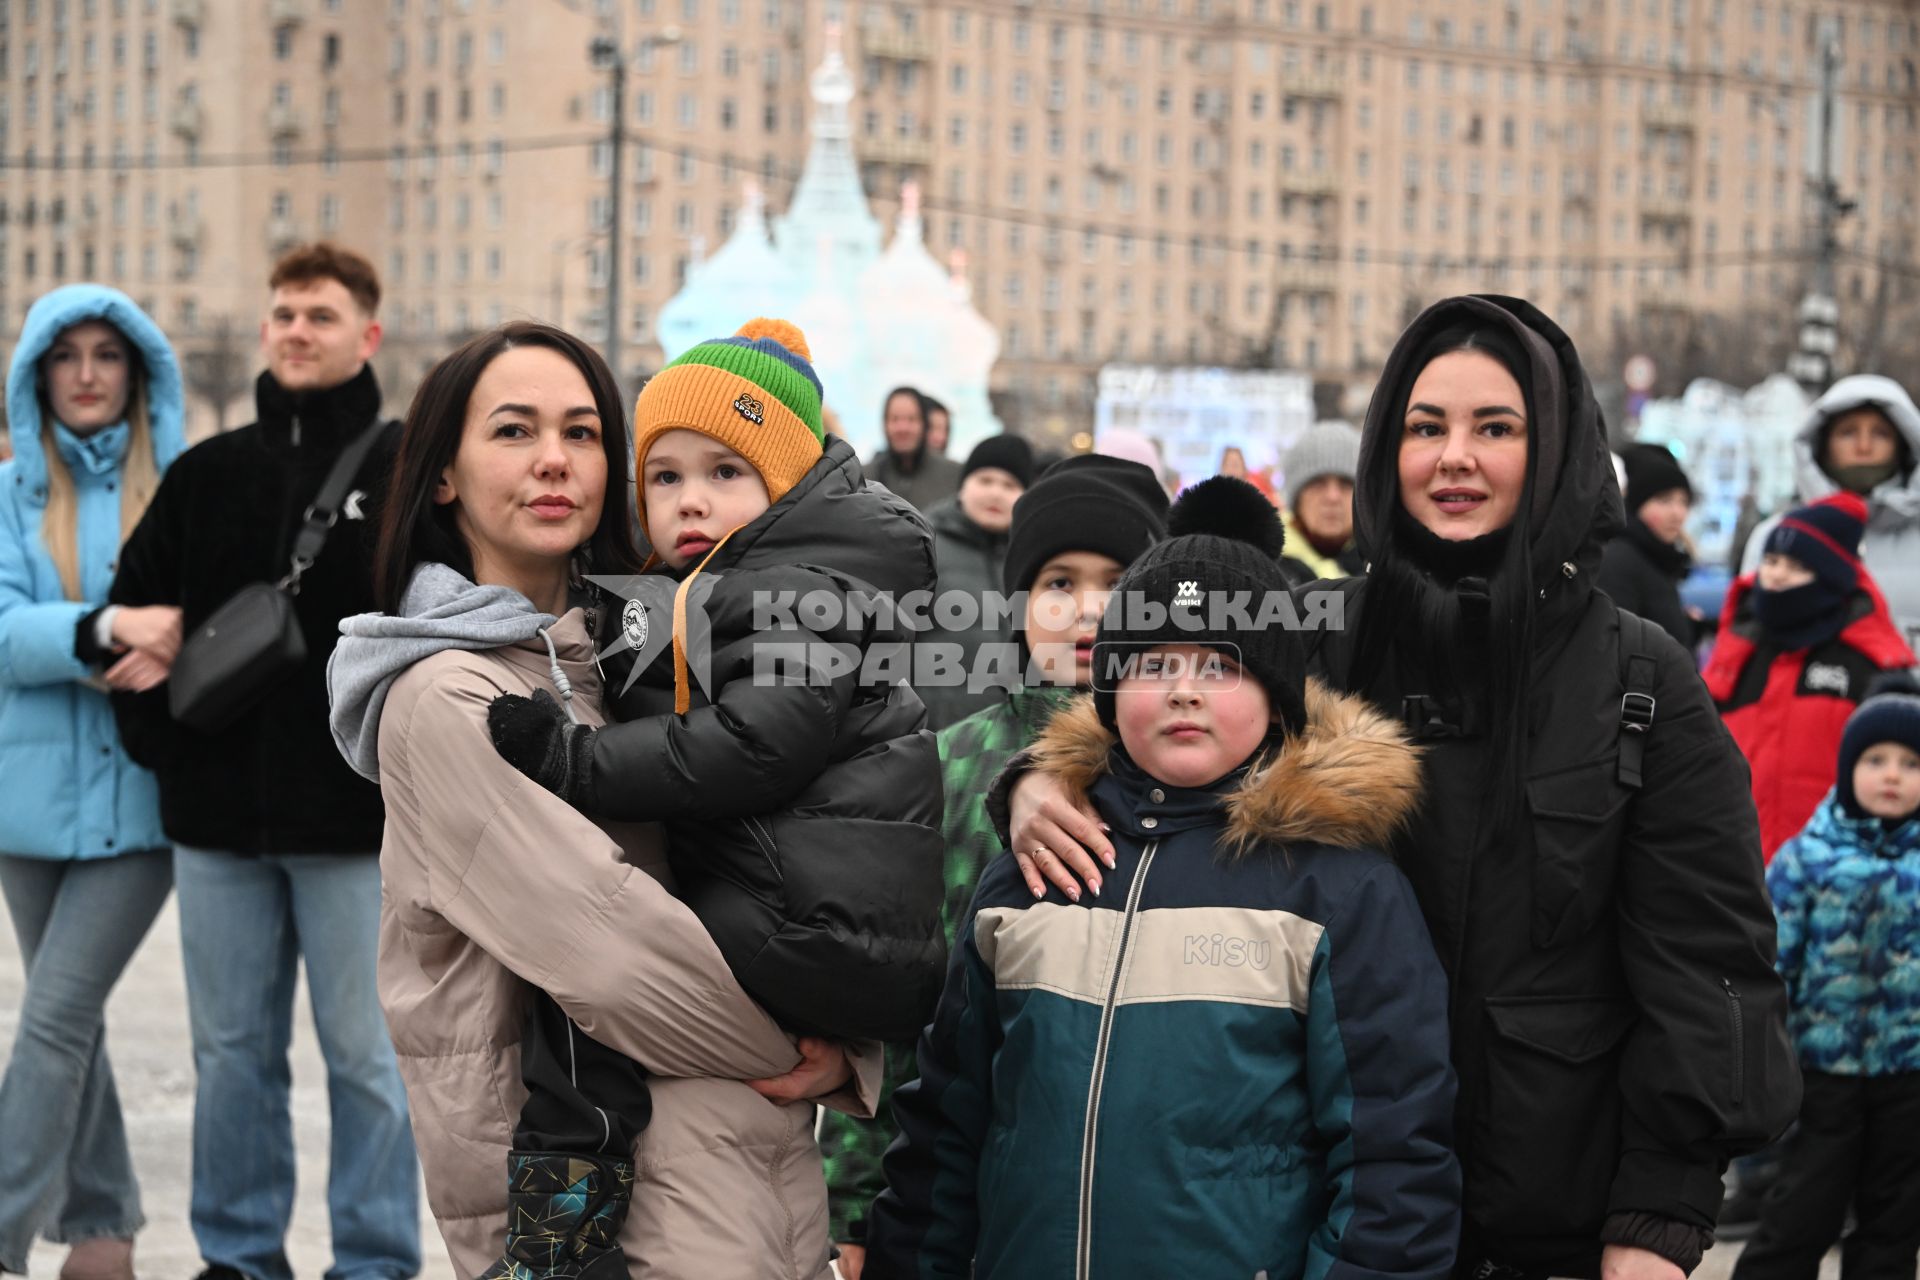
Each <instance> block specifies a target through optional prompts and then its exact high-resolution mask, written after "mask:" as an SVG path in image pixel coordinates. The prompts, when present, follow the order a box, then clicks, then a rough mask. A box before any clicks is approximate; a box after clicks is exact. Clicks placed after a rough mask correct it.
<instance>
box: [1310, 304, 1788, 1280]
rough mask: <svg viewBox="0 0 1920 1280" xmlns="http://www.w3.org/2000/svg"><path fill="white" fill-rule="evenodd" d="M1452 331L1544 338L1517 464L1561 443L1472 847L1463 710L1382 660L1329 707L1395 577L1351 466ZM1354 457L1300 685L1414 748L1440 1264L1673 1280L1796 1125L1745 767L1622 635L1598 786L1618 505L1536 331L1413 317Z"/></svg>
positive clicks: (1380, 528)
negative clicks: (1442, 1018) (1445, 1039)
mask: <svg viewBox="0 0 1920 1280" xmlns="http://www.w3.org/2000/svg"><path fill="white" fill-rule="evenodd" d="M1463 319H1464V320H1468V321H1471V322H1477V323H1483V324H1484V323H1486V322H1488V321H1492V322H1493V323H1495V324H1500V325H1506V326H1510V327H1511V330H1512V331H1514V332H1516V333H1517V332H1519V331H1520V330H1521V329H1522V328H1524V329H1527V330H1531V331H1532V334H1533V335H1534V338H1535V339H1536V340H1538V339H1544V340H1545V342H1544V346H1541V345H1536V346H1533V347H1531V348H1530V350H1531V351H1532V352H1533V358H1534V359H1535V360H1536V362H1538V361H1539V360H1541V359H1542V357H1541V356H1540V354H1539V353H1540V352H1542V351H1551V352H1552V353H1553V357H1554V359H1555V360H1557V363H1558V365H1559V368H1558V370H1557V371H1554V372H1553V376H1552V377H1551V378H1549V377H1548V376H1547V374H1548V371H1547V370H1543V369H1540V368H1536V370H1535V378H1534V380H1533V386H1534V388H1535V393H1536V394H1537V393H1538V391H1539V389H1540V388H1544V387H1548V386H1558V387H1560V388H1562V389H1563V390H1562V392H1561V395H1560V398H1559V401H1558V403H1554V404H1538V405H1535V406H1534V413H1535V420H1534V421H1533V422H1531V423H1530V424H1529V435H1530V436H1532V437H1533V438H1534V440H1535V442H1536V443H1535V445H1534V448H1535V449H1536V450H1541V449H1543V448H1546V447H1549V446H1546V445H1545V444H1544V442H1546V441H1548V440H1549V439H1557V440H1558V442H1559V445H1560V447H1559V448H1557V449H1553V450H1552V452H1554V453H1557V454H1558V455H1559V462H1558V466H1557V468H1555V472H1556V474H1548V473H1546V472H1543V474H1542V476H1541V478H1540V481H1539V483H1542V484H1550V485H1552V486H1553V488H1552V489H1551V490H1550V495H1551V496H1550V501H1549V502H1548V503H1547V504H1545V505H1543V506H1542V507H1541V508H1539V509H1538V510H1536V512H1535V514H1534V518H1533V520H1532V522H1531V529H1530V532H1529V536H1530V541H1531V553H1532V554H1531V556H1530V557H1529V559H1530V563H1531V566H1532V574H1533V581H1534V582H1535V584H1545V585H1544V587H1542V588H1541V589H1540V590H1539V592H1538V593H1537V597H1536V599H1537V604H1536V606H1535V610H1534V618H1535V621H1534V634H1535V644H1534V648H1533V656H1532V663H1533V666H1532V671H1533V674H1532V678H1531V681H1530V685H1529V689H1530V693H1529V699H1528V704H1527V705H1528V708H1529V717H1530V720H1531V725H1530V733H1529V734H1528V738H1527V748H1526V753H1525V756H1524V758H1525V759H1526V761H1527V764H1526V769H1525V771H1526V774H1527V778H1528V781H1527V783H1526V792H1525V798H1524V803H1523V805H1522V806H1521V808H1520V812H1519V814H1518V816H1517V818H1516V819H1515V823H1514V826H1513V828H1512V829H1511V831H1510V832H1509V833H1508V836H1507V837H1506V838H1496V836H1495V835H1494V833H1492V832H1490V831H1489V830H1488V827H1487V809H1488V806H1487V805H1486V804H1485V803H1484V802H1483V794H1484V790H1485V779H1486V777H1487V773H1488V768H1489V764H1490V755H1491V752H1490V746H1489V740H1488V737H1487V736H1486V733H1485V722H1486V720H1487V717H1488V709H1487V706H1486V704H1485V703H1484V701H1478V700H1476V698H1475V696H1474V695H1473V694H1471V693H1469V694H1465V695H1460V694H1445V693H1443V694H1441V695H1440V696H1439V697H1437V698H1436V699H1435V700H1434V701H1432V702H1429V703H1427V704H1425V705H1424V706H1422V705H1421V704H1418V703H1410V702H1409V700H1410V699H1413V698H1414V697H1415V696H1416V695H1421V694H1432V693H1433V690H1432V689H1431V688H1427V687H1411V686H1415V685H1417V684H1422V683H1424V682H1423V681H1419V680H1418V679H1417V678H1410V677H1408V676H1406V675H1405V673H1404V672H1405V668H1404V667H1403V665H1402V664H1400V663H1398V662H1390V663H1388V664H1386V669H1385V670H1384V671H1383V672H1382V673H1381V674H1380V675H1378V676H1376V677H1375V678H1373V679H1372V680H1371V681H1369V682H1368V684H1367V687H1365V688H1357V689H1356V688H1354V687H1353V686H1354V684H1355V682H1356V675H1355V673H1354V671H1353V670H1352V664H1353V658H1354V651H1355V639H1356V633H1357V628H1358V626H1359V624H1360V623H1361V622H1362V620H1363V619H1364V618H1365V616H1366V611H1367V607H1368V595H1367V593H1368V590H1369V587H1370V585H1371V586H1377V585H1378V584H1379V583H1380V581H1381V579H1380V578H1379V577H1378V576H1377V572H1378V570H1379V568H1380V566H1381V564H1382V562H1383V560H1385V559H1386V558H1388V557H1394V556H1397V557H1401V558H1407V557H1408V556H1409V550H1408V548H1407V546H1406V545H1405V542H1404V539H1405V538H1406V537H1407V536H1408V535H1406V534H1405V533H1404V532H1402V531H1401V528H1399V527H1396V521H1395V519H1394V518H1393V512H1391V511H1388V510H1384V509H1381V508H1382V506H1384V504H1383V503H1379V502H1377V501H1376V504H1375V506H1374V509H1373V510H1371V511H1369V510H1368V509H1367V502H1366V501H1365V495H1367V494H1368V493H1369V492H1370V491H1371V492H1372V493H1374V494H1381V493H1390V492H1393V490H1392V489H1391V488H1389V487H1386V486H1385V485H1384V484H1383V483H1379V482H1380V481H1381V480H1382V477H1380V476H1378V475H1373V474H1372V473H1371V472H1370V468H1391V467H1394V466H1395V455H1396V448H1395V445H1394V443H1393V442H1397V440H1398V439H1399V437H1400V435H1401V434H1402V430H1401V426H1400V416H1401V413H1402V406H1403V405H1404V402H1405V391H1406V388H1407V387H1408V386H1409V385H1410V384H1411V380H1412V378H1413V377H1414V376H1415V374H1417V372H1418V370H1417V369H1414V368H1412V367H1411V362H1412V360H1413V358H1414V357H1413V353H1415V352H1418V351H1419V350H1420V349H1421V348H1422V347H1423V346H1424V345H1425V343H1426V340H1427V338H1428V336H1429V335H1432V334H1435V333H1437V332H1439V331H1440V330H1441V329H1442V328H1445V327H1447V326H1449V325H1451V324H1456V323H1459V322H1461V321H1462V320H1463ZM1523 345H1524V344H1523ZM1396 388H1397V389H1398V395H1397V397H1396ZM1396 400H1397V402H1396ZM1366 434H1367V445H1366V446H1365V447H1364V448H1363V452H1362V456H1361V471H1362V480H1361V483H1360V485H1359V492H1360V494H1361V495H1362V502H1361V506H1360V509H1359V510H1358V511H1357V513H1356V514H1357V517H1358V519H1357V523H1358V526H1359V536H1360V541H1361V546H1362V548H1363V550H1365V551H1366V553H1367V558H1368V560H1369V561H1370V562H1372V563H1373V564H1374V566H1375V569H1376V576H1375V577H1372V578H1367V579H1350V580H1348V581H1346V582H1343V583H1341V584H1339V589H1340V591H1341V592H1342V593H1343V596H1344V603H1345V618H1344V623H1345V626H1344V629H1342V630H1338V631H1329V632H1324V633H1322V635H1321V641H1320V644H1319V648H1318V651H1317V656H1316V660H1315V669H1316V670H1317V672H1318V673H1319V674H1321V675H1322V676H1323V677H1325V678H1326V679H1327V680H1328V681H1329V683H1331V684H1333V685H1335V686H1336V687H1339V688H1341V689H1343V690H1346V691H1349V692H1359V693H1363V694H1365V695H1366V697H1367V698H1368V699H1369V700H1371V701H1372V702H1373V703H1374V705H1376V706H1378V707H1381V708H1383V709H1387V710H1389V711H1393V712H1403V711H1404V710H1407V709H1409V708H1412V709H1413V711H1414V714H1412V715H1410V716H1409V719H1410V721H1412V722H1413V723H1412V724H1411V725H1410V727H1412V728H1414V729H1415V732H1416V738H1417V740H1420V741H1422V742H1423V744H1424V745H1425V746H1426V748H1427V752H1426V768H1427V797H1428V798H1427V801H1426V803H1425V806H1424V808H1423V810H1422V812H1421V815H1420V816H1419V817H1418V818H1416V819H1415V820H1414V821H1413V822H1412V823H1411V824H1410V826H1409V827H1408V828H1407V832H1406V834H1405V835H1404V836H1403V837H1402V839H1401V840H1400V842H1399V847H1398V848H1397V849H1396V851H1395V853H1396V859H1397V861H1398V862H1399V863H1400V866H1401V867H1402V869H1403V870H1405V871H1406V873H1407V876H1408V878H1409V879H1410V880H1411V881H1412V882H1413V886H1414V891H1415V893H1416V894H1417V896H1418V897H1419V900H1420V905H1421V909H1422V911H1423V912H1424V914H1425V916H1426V920H1427V924H1428V927H1429V929H1430V930H1431V931H1432V934H1433V939H1434V943H1435V945H1436V946H1437V948H1438V949H1439V952H1440V958H1441V961H1442V963H1443V964H1444V965H1445V966H1446V967H1447V970H1448V973H1449V975H1450V978H1451V994H1452V1021H1453V1028H1452V1030H1453V1055H1454V1064H1455V1066H1456V1067H1457V1069H1458V1071H1459V1076H1460V1095H1459V1112H1458V1122H1457V1125H1456V1134H1457V1142H1458V1147H1459V1153H1460V1158H1461V1162H1462V1167H1463V1172H1464V1175H1465V1210H1466V1212H1465V1227H1464V1234H1463V1241H1462V1247H1461V1254H1460V1257H1461V1260H1462V1263H1463V1264H1464V1265H1466V1266H1469V1267H1470V1266H1472V1265H1473V1264H1474V1263H1476V1262H1478V1261H1480V1260H1483V1259H1492V1260H1494V1261H1497V1262H1502V1263H1505V1264H1507V1265H1508V1266H1511V1267H1516V1268H1519V1269H1521V1270H1523V1271H1526V1272H1530V1273H1536V1274H1548V1275H1556V1276H1597V1275H1598V1274H1599V1256H1600V1252H1601V1247H1602V1241H1603V1239H1605V1240H1611V1241H1617V1242H1620V1243H1629V1244H1637V1245H1640V1246H1643V1247H1648V1248H1653V1249H1654V1250H1655V1251H1657V1252H1662V1253H1664V1254H1666V1255H1667V1256H1669V1257H1672V1258H1674V1259H1675V1260H1676V1261H1685V1260H1686V1259H1687V1255H1688V1254H1689V1252H1690V1250H1691V1249H1697V1247H1698V1245H1699V1244H1700V1243H1702V1242H1703V1241H1704V1240H1705V1239H1708V1238H1710V1236H1708V1234H1707V1233H1708V1232H1709V1231H1710V1229H1711V1228H1712V1226H1713V1224H1714V1220H1715V1217H1716V1214H1717V1213H1718V1210H1719V1205H1720V1198H1721V1184H1720V1175H1721V1171H1722V1169H1723V1168H1724V1166H1725V1164H1726V1162H1727V1161H1728V1159H1729V1158H1730V1157H1732V1156H1735V1155H1738V1154H1741V1153H1743V1152H1746V1151H1750V1150H1752V1149H1754V1148H1756V1147H1758V1146H1760V1145H1761V1144H1762V1143H1764V1142H1766V1141H1767V1140H1769V1139H1770V1138H1772V1137H1773V1136H1775V1135H1776V1134H1778V1133H1779V1132H1780V1131H1781V1130H1782V1129H1784V1128H1785V1127H1786V1125H1787V1123H1788V1122H1789V1121H1791V1120H1792V1119H1793V1116H1794V1113H1795V1110H1796V1108H1797V1106H1798V1103H1799V1076H1798V1072H1797V1069H1796V1067H1795V1064H1794V1059H1793V1054H1792V1051H1791V1048H1790V1046H1789V1045H1788V1042H1787V1039H1786V1033H1785V1024H1784V1018H1785V993H1784V991H1783V989H1782V987H1781V984H1780V981H1779V979H1778V978H1777V977H1776V975H1775V973H1774V970H1773V955H1774V922H1773V914H1772V911H1771V909H1770V908H1769V906H1768V901H1767V895H1766V888H1765V885H1764V882H1763V879H1762V871H1761V859H1760V847H1759V832H1758V828H1757V823H1756V820H1755V817H1754V807H1753V799H1752V795H1751V793H1750V791H1749V789H1748V781H1747V770H1746V765H1745V763H1744V762H1743V761H1742V759H1741V758H1740V755H1739V752H1738V751H1737V750H1736V749H1735V747H1734V745H1733V741H1732V739H1731V738H1730V737H1729V736H1728V734H1727V732H1726V730H1725V728H1724V727H1723V726H1722V725H1721V723H1720V718H1719V716H1718V715H1716V714H1715V712H1714V709H1713V703H1712V701H1711V700H1710V699H1709V698H1708V696H1707V691H1706V688H1705V686H1704V685H1703V684H1702V683H1701V681H1700V678H1699V677H1698V676H1697V675H1696V674H1695V672H1694V667H1693V662H1692V661H1691V659H1690V658H1689V656H1688V655H1687V654H1686V653H1685V652H1683V651H1682V650H1681V648H1680V646H1679V645H1677V644H1675V643H1673V642H1672V641H1671V639H1670V638H1669V637H1667V636H1666V635H1665V634H1663V633H1661V632H1659V631H1657V630H1656V629H1654V628H1652V627H1648V626H1644V625H1640V624H1638V623H1634V622H1629V623H1628V624H1626V626H1627V627H1628V628H1629V631H1630V632H1636V633H1641V634H1640V635H1639V636H1638V638H1637V640H1633V641H1630V648H1631V649H1632V650H1633V651H1636V652H1639V653H1641V654H1643V655H1644V656H1645V658H1646V659H1647V661H1646V662H1645V663H1644V664H1643V665H1645V666H1647V667H1649V668H1650V670H1651V677H1650V680H1651V685H1652V692H1653V696H1654V698H1655V711H1654V722H1653V725H1652V727H1651V729H1650V730H1649V731H1648V732H1647V733H1646V734H1645V736H1644V738H1643V739H1642V740H1641V741H1642V742H1643V744H1644V757H1645V758H1644V762H1643V763H1642V765H1641V769H1640V772H1641V775H1642V777H1643V779H1644V781H1643V782H1642V784H1641V785H1640V786H1639V788H1638V789H1637V790H1635V789H1633V788H1632V787H1630V786H1629V785H1627V784H1626V783H1625V782H1623V780H1622V777H1621V770H1620V768H1619V758H1620V754H1621V743H1622V742H1623V740H1624V737H1623V733H1622V730H1621V727H1620V720H1621V700H1622V696H1623V694H1624V693H1625V692H1626V687H1625V685H1624V683H1623V678H1622V674H1621V673H1622V660H1621V659H1622V653H1621V645H1622V635H1623V623H1622V615H1621V612H1620V610H1619V609H1617V608H1616V607H1615V606H1614V605H1613V603H1612V602H1611V601H1609V600H1608V599H1607V597H1606V596H1605V595H1603V594H1601V593H1599V592H1596V591H1595V590H1594V585H1593V571H1594V567H1595V565H1596V564H1597V562H1598V560H1599V558H1600V541H1601V538H1602V537H1603V536H1604V535H1605V534H1606V533H1608V532H1610V531H1611V530H1612V529H1614V528H1617V527H1618V525H1619V523H1620V520H1621V512H1620V506H1619V495H1618V489H1617V487H1616V485H1615V482H1614V478H1613V472H1612V468H1611V463H1610V460H1609V458H1608V456H1607V452H1606V445H1605V442H1604V433H1603V430H1602V425H1601V422H1600V418H1599V413H1598V410H1597V408H1596V406H1595V405H1594V402H1593V396H1592V392H1591V390H1590V388H1589V387H1588V384H1587V379H1586V375H1585V373H1584V372H1583V371H1582V369H1581V367H1580V364H1579V358H1578V356H1577V355H1576V354H1575V352H1574V350H1573V346H1572V344H1571V342H1569V341H1568V339H1567V338H1566V336H1565V335H1564V334H1563V333H1562V332H1561V331H1560V330H1559V329H1558V328H1557V327H1555V326H1554V325H1553V323H1552V322H1551V321H1549V320H1547V319H1546V317H1544V316H1542V315H1541V314H1540V313H1539V312H1538V311H1536V310H1535V309H1534V308H1533V307H1531V306H1529V305H1527V304H1526V303H1523V302H1517V301H1515V300H1511V299H1456V300H1453V301H1452V302H1449V303H1443V304H1440V305H1439V306H1437V307H1435V308H1434V309H1432V310H1430V311H1429V312H1427V314H1426V315H1425V316H1424V317H1423V318H1422V319H1420V320H1418V321H1416V322H1415V324H1414V327H1413V329H1411V330H1409V332H1408V334H1407V335H1406V336H1405V337H1403V338H1402V340H1401V342H1400V344H1399V346H1398V347H1397V348H1396V355H1395V358H1394V359H1393V360H1391V361H1390V362H1389V364H1388V367H1387V368H1386V370H1385V371H1384V373H1383V376H1382V378H1381V380H1380V391H1379V393H1378V394H1377V395H1376V396H1375V399H1374V405H1373V409H1372V410H1371V411H1370V413H1369V415H1368V422H1367V428H1366ZM1543 456H1546V455H1543ZM1370 476H1371V478H1372V479H1373V480H1374V481H1375V482H1376V483H1375V484H1373V485H1370V484H1369V483H1368V480H1369V477H1370ZM1394 505H1395V506H1396V507H1397V505H1398V503H1397V498H1396V499H1395V500H1394ZM1522 519H1523V520H1524V519H1525V517H1524V516H1523V517H1522ZM1468 581H1469V580H1464V579H1463V580H1462V581H1461V582H1460V583H1459V584H1458V585H1457V586H1456V587H1454V588H1448V587H1446V586H1444V585H1442V584H1438V583H1434V584H1432V585H1434V588H1435V589H1438V590H1448V589H1453V590H1462V589H1470V588H1469V587H1468ZM1323 589H1324V585H1323ZM1422 643H1424V639H1423V640H1422Z"/></svg>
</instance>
